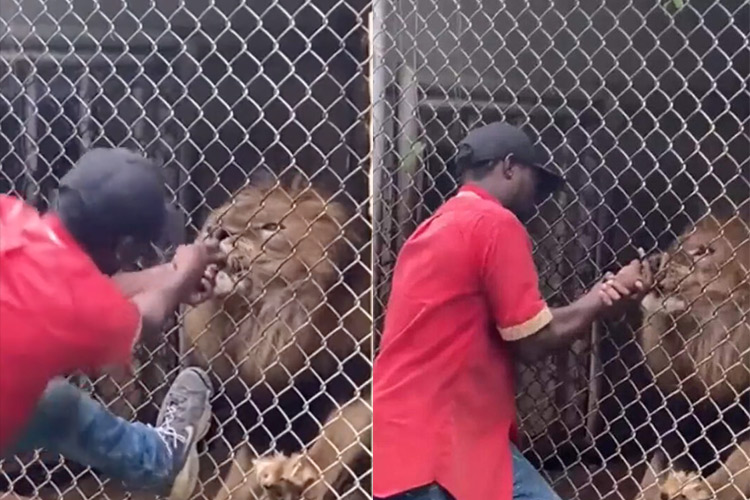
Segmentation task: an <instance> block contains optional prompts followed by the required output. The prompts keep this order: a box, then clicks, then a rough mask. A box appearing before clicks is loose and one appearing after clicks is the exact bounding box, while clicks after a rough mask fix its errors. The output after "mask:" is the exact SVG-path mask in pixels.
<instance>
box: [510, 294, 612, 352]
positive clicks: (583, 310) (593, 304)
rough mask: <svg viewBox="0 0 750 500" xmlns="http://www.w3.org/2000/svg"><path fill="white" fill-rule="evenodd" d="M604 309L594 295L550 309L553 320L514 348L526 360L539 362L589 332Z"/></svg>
mask: <svg viewBox="0 0 750 500" xmlns="http://www.w3.org/2000/svg"><path fill="white" fill-rule="evenodd" d="M601 310H602V302H601V299H600V298H599V297H598V296H597V295H596V294H595V293H587V294H586V295H584V296H583V297H581V298H580V299H578V300H577V301H575V302H573V303H572V304H570V305H568V306H564V307H558V308H554V309H551V312H552V321H551V322H550V323H549V324H548V325H547V326H545V327H544V328H542V329H541V330H540V331H538V332H537V333H535V334H533V335H530V336H528V337H526V338H523V339H520V340H517V341H514V342H513V343H512V345H513V347H514V349H515V351H516V353H517V354H518V355H519V357H521V358H522V359H523V360H525V361H535V360H538V359H539V358H541V357H543V356H546V355H547V354H549V353H550V352H552V351H555V350H557V349H560V348H561V347H566V346H568V345H570V344H572V343H573V342H574V341H575V340H576V339H578V338H579V337H580V336H581V335H582V334H584V333H586V332H587V331H588V329H589V328H590V327H591V324H592V323H593V322H594V321H595V320H596V319H597V317H598V315H599V313H600V311H601Z"/></svg>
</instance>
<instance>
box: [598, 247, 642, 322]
mask: <svg viewBox="0 0 750 500" xmlns="http://www.w3.org/2000/svg"><path fill="white" fill-rule="evenodd" d="M652 286H653V276H652V273H651V268H650V267H649V265H648V263H647V262H641V261H640V260H634V261H632V262H631V263H630V264H628V265H627V266H625V267H623V268H622V269H620V271H618V273H617V274H612V273H606V274H605V275H604V279H603V280H602V281H601V282H600V283H599V284H597V285H596V287H595V288H594V293H596V294H597V295H598V296H599V298H600V300H601V302H602V304H603V305H604V309H603V312H604V313H606V314H607V315H611V314H617V313H620V312H622V311H623V310H624V308H625V307H626V306H628V305H629V304H631V303H633V302H640V301H641V299H642V298H643V297H644V295H645V294H646V293H648V291H649V290H650V289H651V287H652Z"/></svg>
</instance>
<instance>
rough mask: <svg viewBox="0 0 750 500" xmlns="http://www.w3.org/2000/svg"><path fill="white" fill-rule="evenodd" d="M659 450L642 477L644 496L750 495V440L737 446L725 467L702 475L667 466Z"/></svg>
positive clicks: (652, 499) (717, 498)
mask: <svg viewBox="0 0 750 500" xmlns="http://www.w3.org/2000/svg"><path fill="white" fill-rule="evenodd" d="M665 462H666V457H665V456H664V455H663V454H662V453H661V452H657V454H656V455H655V456H654V458H653V459H652V461H651V464H650V467H649V471H648V472H647V473H646V475H645V476H644V478H643V480H642V481H641V489H642V490H643V499H644V500H672V499H674V500H709V499H714V500H744V499H747V498H750V488H748V485H750V440H748V441H745V442H744V443H742V445H740V446H738V447H737V448H736V449H735V450H734V452H733V453H732V454H731V455H730V456H729V458H728V459H727V460H726V461H725V462H724V465H723V466H722V467H719V469H718V470H717V471H716V472H714V473H713V474H711V475H710V476H708V477H707V478H705V479H702V478H701V477H700V476H699V475H697V474H695V473H692V472H685V471H677V470H674V469H670V468H667V467H666V466H665Z"/></svg>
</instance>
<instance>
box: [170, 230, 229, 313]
mask: <svg viewBox="0 0 750 500" xmlns="http://www.w3.org/2000/svg"><path fill="white" fill-rule="evenodd" d="M223 261H224V255H223V254H222V252H221V251H220V250H219V242H218V241H217V240H215V239H207V240H205V241H198V242H195V243H192V244H190V245H180V246H179V247H178V248H177V251H176V252H175V256H174V258H173V259H172V267H173V268H174V270H175V271H176V272H177V274H178V280H179V283H180V289H181V290H182V291H183V292H184V293H183V297H184V299H183V302H187V303H199V302H202V301H203V300H205V299H206V298H208V297H210V294H211V293H212V291H213V286H214V282H215V279H216V272H217V271H218V266H219V265H220V264H222V263H223Z"/></svg>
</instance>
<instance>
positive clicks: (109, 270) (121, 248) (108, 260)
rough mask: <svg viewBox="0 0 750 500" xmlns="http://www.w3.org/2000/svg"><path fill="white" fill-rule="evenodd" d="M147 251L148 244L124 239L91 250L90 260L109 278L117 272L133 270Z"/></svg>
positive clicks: (148, 248)
mask: <svg viewBox="0 0 750 500" xmlns="http://www.w3.org/2000/svg"><path fill="white" fill-rule="evenodd" d="M149 250H150V244H149V243H148V242H144V241H140V240H135V239H133V238H130V237H126V238H122V239H120V240H119V241H118V242H117V243H114V244H112V245H103V246H101V247H100V248H97V249H95V250H93V251H92V252H91V258H92V259H93V261H94V263H95V264H96V265H97V267H98V268H99V270H100V271H101V272H102V273H104V274H106V275H108V276H111V275H113V274H115V273H117V272H118V271H132V270H135V268H136V264H137V262H138V261H139V260H140V259H141V258H143V257H145V256H147V255H148V251H149Z"/></svg>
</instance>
